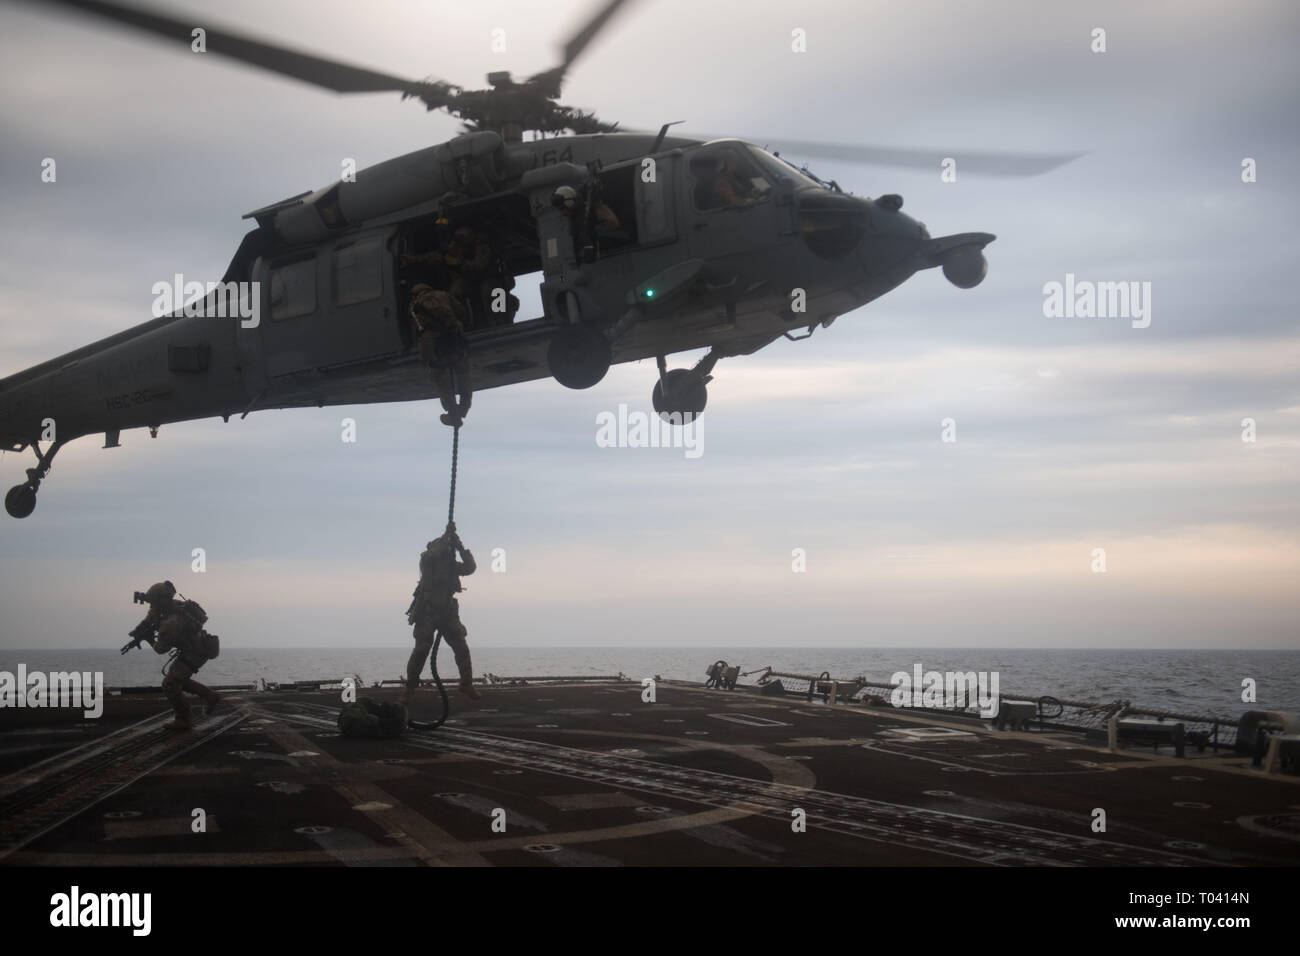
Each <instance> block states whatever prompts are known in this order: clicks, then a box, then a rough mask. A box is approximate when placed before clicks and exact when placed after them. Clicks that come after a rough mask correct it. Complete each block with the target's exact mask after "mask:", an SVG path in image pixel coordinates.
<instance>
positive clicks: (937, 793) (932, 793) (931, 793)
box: [921, 790, 957, 797]
mask: <svg viewBox="0 0 1300 956" xmlns="http://www.w3.org/2000/svg"><path fill="white" fill-rule="evenodd" d="M921 792H922V793H923V794H925V795H926V796H927V797H955V796H957V794H955V793H953V792H952V791H951V790H922V791H921Z"/></svg>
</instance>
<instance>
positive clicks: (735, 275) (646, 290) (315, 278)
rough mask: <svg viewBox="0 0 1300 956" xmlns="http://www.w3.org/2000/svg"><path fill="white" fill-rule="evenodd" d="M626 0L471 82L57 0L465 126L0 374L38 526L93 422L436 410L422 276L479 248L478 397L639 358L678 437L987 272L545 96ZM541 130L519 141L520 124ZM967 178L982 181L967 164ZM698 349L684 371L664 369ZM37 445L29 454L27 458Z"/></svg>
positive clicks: (1031, 171)
mask: <svg viewBox="0 0 1300 956" xmlns="http://www.w3.org/2000/svg"><path fill="white" fill-rule="evenodd" d="M626 2H627V0H606V2H605V3H604V4H603V5H602V6H601V7H600V8H599V9H598V10H597V11H596V12H595V13H594V15H593V16H591V17H590V18H589V19H588V20H587V22H585V23H584V24H583V26H582V27H581V29H579V30H578V31H576V32H575V33H574V34H573V35H572V37H571V38H570V39H569V41H568V42H567V43H566V44H565V45H564V47H563V58H562V60H561V62H560V63H559V65H557V66H556V67H554V68H552V69H550V70H547V71H545V72H542V73H539V74H536V75H534V76H532V77H529V78H527V79H525V80H522V81H518V80H515V79H514V78H513V77H512V76H511V74H510V73H508V72H504V71H501V72H494V73H490V74H488V77H487V79H488V88H486V89H482V90H470V89H465V88H462V87H458V86H454V85H452V84H449V83H445V82H442V81H437V80H419V81H414V80H407V79H403V78H400V77H396V76H391V75H388V74H384V73H380V72H376V71H373V70H369V69H364V68H361V67H355V66H350V65H348V64H345V63H342V62H339V61H336V60H331V59H327V58H323V57H318V56H314V55H311V54H306V53H301V52H298V51H294V50H290V49H288V48H285V47H282V46H279V45H276V44H273V43H267V42H263V41H261V40H258V39H253V38H250V37H247V36H244V35H242V34H238V33H233V32H230V31H227V30H218V29H214V28H212V27H210V26H204V27H202V29H199V28H198V27H197V26H196V24H195V23H194V22H193V21H190V20H182V19H179V18H177V17H173V16H169V15H165V14H162V13H159V12H156V11H152V10H146V9H143V8H139V7H133V6H125V5H121V4H117V3H112V2H106V0H54V2H52V3H46V4H42V8H43V9H49V8H50V7H61V8H66V9H69V10H72V11H75V12H77V13H79V14H90V15H94V16H97V17H100V18H103V19H106V20H108V21H110V22H111V23H113V24H115V25H119V26H129V27H134V28H135V29H137V30H142V31H144V32H147V33H150V34H153V35H154V36H157V37H162V38H164V39H167V40H170V41H172V42H175V43H183V44H185V46H186V47H192V45H193V44H195V43H199V42H202V43H204V44H205V46H206V51H207V52H211V53H216V54H219V55H222V56H225V57H228V58H233V59H235V60H239V61H242V62H243V63H245V64H248V65H252V66H256V67H260V68H262V69H264V70H269V71H272V72H275V73H279V74H281V75H285V76H289V77H293V78H295V79H298V80H301V81H305V82H308V83H312V84H315V85H317V86H320V87H324V88H325V89H328V90H332V91H334V92H337V93H376V92H397V93H400V94H401V95H402V97H403V98H404V99H414V100H417V101H419V102H422V103H423V104H424V105H425V107H426V109H428V110H442V111H446V112H448V113H450V114H452V115H453V116H456V117H458V118H459V119H460V120H461V121H462V122H463V123H464V130H463V132H462V133H461V134H460V135H458V136H456V137H455V138H453V139H451V140H449V141H447V142H443V143H438V144H435V145H431V146H428V147H425V148H423V149H419V150H416V151H414V152H411V153H408V154H406V155H403V156H398V157H396V158H393V159H389V160H386V161H384V162H381V163H378V164H376V165H374V166H370V167H368V168H364V169H361V170H356V171H355V172H354V173H353V174H351V175H345V176H344V178H343V179H340V180H339V181H337V182H334V183H332V184H330V185H328V186H325V187H322V188H320V189H317V190H314V191H307V192H303V193H301V194H298V195H295V196H291V197H289V198H287V199H284V200H281V201H279V202H275V203H272V204H270V205H267V206H263V207H261V208H259V209H256V210H254V211H252V212H250V213H247V214H246V215H245V217H244V218H246V219H251V220H253V222H254V223H255V228H253V229H252V230H251V231H250V232H248V233H247V235H246V236H245V237H244V239H243V241H242V242H241V243H240V245H239V247H238V249H237V250H236V252H235V254H234V256H233V258H232V260H231V262H230V265H229V267H228V268H227V270H226V273H225V275H224V276H223V277H222V279H221V281H220V282H216V283H207V284H200V283H188V282H187V283H182V282H181V280H180V277H179V276H178V277H177V281H176V289H175V294H174V295H163V294H162V293H163V292H169V291H170V290H169V289H168V288H167V286H168V284H167V283H161V284H160V285H159V286H155V292H159V293H160V300H167V303H166V307H165V308H162V309H159V308H158V303H157V301H156V303H155V309H154V314H155V318H153V319H152V320H150V321H147V322H143V323H141V324H139V325H136V326H134V327H132V328H129V329H126V330H124V331H122V332H119V333H117V334H115V335H111V336H109V337H107V338H104V339H101V340H100V341H97V342H94V343H91V344H89V345H86V346H84V347H82V348H79V349H76V350H74V351H72V352H68V353H66V354H64V355H61V356H58V357H57V358H53V359H51V360H49V361H46V362H43V363H41V364H39V365H36V366H33V367H32V368H29V369H26V370H25V371H21V372H18V373H16V374H13V375H10V376H9V377H7V378H4V379H2V380H0V449H4V450H9V451H20V452H21V451H25V450H26V449H28V448H30V449H32V451H33V452H34V453H35V455H36V459H37V462H36V465H35V467H33V468H29V469H27V472H26V475H27V478H26V481H24V482H22V483H21V484H18V485H16V486H14V487H13V488H11V489H10V490H9V492H8V493H7V494H6V496H5V510H6V511H7V512H8V513H9V515H11V516H12V517H15V518H24V517H27V516H29V515H30V514H32V512H33V511H34V509H35V506H36V496H37V491H38V490H39V488H40V486H41V483H42V481H43V480H44V479H45V478H46V476H47V475H48V473H49V471H50V468H51V465H52V462H53V459H54V457H55V455H56V454H57V452H58V451H59V449H60V448H61V447H62V446H63V445H65V444H66V443H68V442H69V441H72V440H75V439H77V438H80V437H84V436H86V435H90V434H99V433H102V434H103V435H104V436H105V442H104V447H105V448H112V447H118V446H119V444H120V435H121V432H122V430H123V429H131V428H140V427H146V428H149V429H150V431H151V433H152V434H154V435H156V434H157V432H158V429H159V428H160V427H161V426H162V425H163V424H167V423H172V422H179V421H189V420H194V419H200V418H209V417H220V418H222V419H223V420H226V421H229V419H230V417H231V416H234V415H238V416H240V417H245V416H247V415H248V414H249V413H251V412H253V411H260V410H267V409H280V408H297V407H310V406H323V405H346V404H361V403H372V402H393V401H416V400H427V399H429V398H432V397H434V396H435V394H436V390H435V388H434V386H433V385H432V384H431V382H430V380H429V374H428V366H427V365H426V364H425V362H424V360H423V359H422V358H421V355H420V350H419V343H418V341H417V338H418V336H417V334H416V331H415V330H414V329H413V323H412V316H411V312H410V306H411V299H412V291H413V289H414V288H415V287H416V286H417V285H418V284H419V282H420V280H421V278H422V276H421V274H420V271H419V267H418V265H416V264H418V263H419V262H420V261H422V259H427V258H428V257H430V256H434V257H437V256H439V255H443V254H444V252H443V251H445V250H446V249H447V248H448V247H449V245H451V244H453V243H454V242H457V241H459V242H460V243H461V244H462V245H468V246H473V247H478V248H486V250H487V252H486V258H487V259H488V260H489V265H488V266H487V267H486V268H485V269H482V270H481V272H480V273H479V274H478V275H477V276H476V278H475V281H474V282H473V283H470V286H471V287H472V288H471V291H470V292H469V293H467V294H465V296H464V304H465V307H466V312H467V314H468V315H469V316H470V322H469V324H468V327H467V334H466V339H467V341H468V344H469V364H470V368H471V369H472V381H473V388H474V390H475V391H481V390H484V389H490V388H499V387H502V386H507V385H512V384H516V383H520V382H527V381H533V380H536V379H542V378H546V377H552V378H554V379H555V380H556V381H558V382H559V383H560V384H561V385H563V386H565V387H567V388H572V389H584V388H590V387H592V386H593V385H595V384H596V383H598V382H599V381H600V380H601V379H602V378H603V377H604V375H605V374H606V372H607V371H608V370H609V368H610V367H611V365H614V364H619V363H625V362H632V361H638V360H642V359H648V358H654V359H655V362H656V367H657V370H658V376H657V380H656V381H655V383H654V386H653V390H652V394H651V401H652V405H653V407H654V408H655V410H656V411H657V412H658V413H659V414H660V415H661V416H663V417H664V418H665V419H667V420H669V421H670V422H674V423H676V424H682V423H684V422H688V421H690V420H693V418H694V417H695V416H698V415H699V414H701V413H702V412H703V411H704V408H705V405H706V403H707V398H708V391H707V386H708V384H709V383H710V382H711V381H712V379H713V371H714V368H715V366H716V364H717V363H718V361H719V360H721V359H723V358H734V357H739V356H745V355H750V354H752V353H754V352H756V351H758V350H759V349H761V348H763V347H764V346H766V345H769V344H770V343H772V342H774V341H775V340H776V339H779V338H782V337H785V338H788V339H791V340H799V339H803V338H807V337H809V336H811V335H812V334H813V332H814V331H816V330H817V329H818V328H825V327H827V326H829V325H830V324H831V323H832V322H833V321H834V320H835V319H836V318H837V317H838V316H840V315H843V314H845V313H847V312H850V311H853V310H855V309H858V308H860V307H861V306H863V305H866V304H867V303H869V302H871V301H873V300H875V299H877V298H879V297H880V296H882V295H884V294H885V293H887V292H889V291H890V290H892V289H894V288H896V287H897V286H899V285H900V284H902V283H903V282H905V281H907V280H908V279H909V278H910V277H911V276H912V275H914V274H915V273H916V272H919V271H922V270H925V269H931V268H939V269H940V270H941V271H942V272H943V274H944V275H945V277H946V278H947V279H948V280H949V281H950V282H951V283H952V284H953V285H955V286H957V287H958V288H961V289H971V288H974V287H975V286H977V285H979V284H980V282H982V281H983V279H984V277H985V275H986V273H987V268H988V264H987V260H986V259H985V257H984V254H983V250H984V248H985V247H986V246H987V245H988V244H989V243H991V242H992V241H994V239H995V237H994V236H993V235H992V234H990V233H985V232H967V233H958V234H954V235H949V236H941V237H937V238H936V237H931V235H930V234H929V232H928V230H927V229H926V227H925V226H924V225H923V224H922V223H920V222H918V221H917V220H915V219H912V218H911V217H909V216H908V215H907V214H905V213H903V212H902V211H901V210H902V205H903V200H902V198H901V197H900V196H898V195H894V194H887V195H881V196H878V197H875V198H867V197H861V196H856V195H852V194H850V193H847V192H845V191H843V190H842V189H841V188H840V187H839V186H838V184H836V183H834V182H824V181H822V180H821V179H819V178H818V177H817V176H816V175H814V174H813V173H812V172H810V171H809V170H808V169H807V168H806V167H805V168H799V167H796V166H794V165H793V164H791V163H789V162H788V161H786V160H785V159H782V158H781V157H780V156H779V154H778V153H777V152H772V151H769V150H767V149H763V148H760V147H758V146H756V145H754V144H753V143H751V142H748V141H746V140H743V139H739V138H713V137H707V138H699V137H696V138H691V137H685V136H677V135H670V132H671V128H672V126H674V125H676V124H675V123H666V124H664V125H662V126H661V127H660V129H659V130H658V132H657V133H651V132H643V131H631V130H626V131H625V130H622V129H620V128H619V127H618V125H617V124H613V123H608V122H605V121H603V120H601V119H599V118H597V117H596V116H595V115H594V114H593V113H590V112H586V111H583V110H579V109H575V108H572V107H568V106H565V105H563V104H561V103H559V101H558V100H559V96H560V92H561V86H562V83H563V80H564V78H565V76H566V74H567V72H568V70H569V69H570V68H571V67H572V66H573V64H574V62H575V61H576V60H577V58H578V57H579V56H580V55H581V54H582V52H583V51H584V50H585V49H587V48H588V47H589V46H590V44H591V42H592V41H593V40H594V38H595V37H596V36H597V35H598V34H599V33H600V32H601V30H602V29H603V28H604V27H605V26H606V24H607V23H608V22H609V21H610V19H611V18H612V17H614V16H615V14H617V13H618V12H619V10H620V8H622V7H624V6H625V5H626ZM525 132H529V133H532V134H533V138H531V139H527V140H526V139H525V138H524V135H523V134H524V133H525ZM791 145H792V146H794V147H795V148H796V149H797V150H798V151H799V152H800V153H802V154H804V155H809V156H817V155H822V156H825V157H829V158H837V159H843V158H850V159H856V160H861V161H866V162H884V163H895V164H902V165H918V164H923V165H925V166H931V165H932V164H934V163H935V162H936V160H935V157H934V156H933V155H930V154H927V153H924V152H923V151H914V150H890V149H880V148H875V147H852V146H845V145H839V144H817V143H799V144H791ZM963 155H968V158H969V159H970V160H971V162H968V164H967V168H968V169H973V170H974V171H986V172H992V173H998V174H1009V175H1037V174H1038V173H1041V172H1045V171H1047V170H1049V169H1051V168H1055V167H1056V166H1058V165H1061V164H1062V163H1064V162H1067V161H1069V160H1070V159H1073V158H1075V157H1074V156H1073V155H1060V156H1024V155H1016V154H983V155H975V154H963ZM981 167H985V168H983V169H982V170H981ZM537 273H540V274H541V276H542V281H541V284H540V294H541V303H542V310H543V313H544V314H543V315H542V316H540V317H537V318H531V319H516V317H515V314H514V312H515V310H517V308H518V300H517V299H516V298H515V297H514V296H512V295H510V289H512V288H513V286H514V280H515V278H516V277H518V276H524V275H534V274H537ZM699 349H707V352H706V354H705V355H704V356H703V358H701V359H700V360H699V361H698V362H696V363H695V364H694V365H693V366H692V367H690V368H675V369H669V368H668V364H667V359H668V356H670V355H673V354H675V353H680V352H686V351H692V350H699ZM42 444H44V445H45V447H44V448H42Z"/></svg>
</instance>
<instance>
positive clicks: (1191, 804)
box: [1174, 800, 1210, 810]
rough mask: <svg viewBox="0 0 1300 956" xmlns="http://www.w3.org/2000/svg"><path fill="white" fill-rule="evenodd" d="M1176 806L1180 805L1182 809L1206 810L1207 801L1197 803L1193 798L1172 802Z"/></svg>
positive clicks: (1207, 806) (1208, 806)
mask: <svg viewBox="0 0 1300 956" xmlns="http://www.w3.org/2000/svg"><path fill="white" fill-rule="evenodd" d="M1174 806H1176V807H1182V808H1183V809H1184V810H1208V809H1210V805H1209V804H1208V803H1197V802H1196V801H1195V800H1180V801H1178V802H1176V803H1175V804H1174Z"/></svg>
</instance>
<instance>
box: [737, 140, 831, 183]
mask: <svg viewBox="0 0 1300 956" xmlns="http://www.w3.org/2000/svg"><path fill="white" fill-rule="evenodd" d="M749 151H750V153H752V154H753V156H754V159H755V160H757V162H758V164H759V165H760V166H761V167H763V169H764V170H765V171H766V172H767V174H768V175H769V176H771V177H772V178H773V179H774V180H776V179H780V178H782V177H786V178H788V179H790V180H792V181H793V183H794V186H795V188H799V187H802V186H816V187H817V188H818V189H825V188H826V187H825V186H823V185H822V184H821V183H819V182H818V181H817V180H815V179H813V178H812V177H811V176H808V175H807V174H805V173H803V172H801V171H800V170H799V168H798V167H796V166H794V165H792V164H791V163H790V162H789V161H787V160H784V159H781V158H780V157H779V156H773V155H772V154H771V153H768V152H765V151H764V150H761V149H759V148H758V147H757V146H751V147H749Z"/></svg>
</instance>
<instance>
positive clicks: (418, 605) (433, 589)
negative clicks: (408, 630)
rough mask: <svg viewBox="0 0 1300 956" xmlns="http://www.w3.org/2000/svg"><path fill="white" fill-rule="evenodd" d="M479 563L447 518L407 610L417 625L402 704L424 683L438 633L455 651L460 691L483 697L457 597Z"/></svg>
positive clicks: (473, 697)
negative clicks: (476, 684) (422, 673)
mask: <svg viewBox="0 0 1300 956" xmlns="http://www.w3.org/2000/svg"><path fill="white" fill-rule="evenodd" d="M477 567H478V565H476V564H475V563H474V555H472V554H470V552H469V550H468V549H467V548H466V547H465V545H464V544H462V543H461V540H460V537H459V536H458V535H457V534H456V524H455V522H453V521H449V522H447V530H446V531H445V532H443V534H442V535H441V536H440V537H438V538H435V539H434V540H433V541H430V542H429V544H428V546H427V547H426V548H425V550H424V553H423V554H421V555H420V583H419V584H417V585H416V588H415V596H414V598H413V599H412V601H411V606H410V607H409V608H407V611H406V620H407V623H409V624H413V625H415V630H414V632H413V633H414V637H415V649H414V650H413V651H412V652H411V657H410V659H409V660H408V661H407V664H406V687H405V688H404V689H403V690H402V693H401V695H400V696H399V698H398V700H399V701H400V702H401V703H402V704H406V703H408V702H409V701H410V698H411V692H412V691H413V690H415V689H416V688H417V687H418V686H419V684H420V671H421V670H422V669H423V668H424V662H425V660H426V658H428V656H429V651H430V650H431V649H432V647H433V643H434V635H435V633H437V634H440V635H442V638H443V640H445V641H446V642H447V644H448V645H450V647H451V649H452V650H453V651H454V652H455V655H456V667H457V669H458V670H459V671H460V692H461V693H462V694H464V695H465V696H466V697H469V698H470V699H471V700H477V699H478V698H479V696H480V695H479V692H478V691H477V690H475V688H474V669H473V667H472V665H471V663H470V656H469V645H468V644H467V643H466V642H465V638H466V637H467V636H468V633H469V632H468V631H467V630H466V629H465V625H464V624H462V623H461V621H460V602H459V601H457V600H456V594H457V593H458V592H460V591H461V586H460V579H461V578H462V577H464V576H465V575H468V574H473V573H474V571H475V569H476V568H477Z"/></svg>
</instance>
